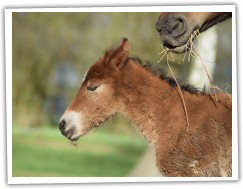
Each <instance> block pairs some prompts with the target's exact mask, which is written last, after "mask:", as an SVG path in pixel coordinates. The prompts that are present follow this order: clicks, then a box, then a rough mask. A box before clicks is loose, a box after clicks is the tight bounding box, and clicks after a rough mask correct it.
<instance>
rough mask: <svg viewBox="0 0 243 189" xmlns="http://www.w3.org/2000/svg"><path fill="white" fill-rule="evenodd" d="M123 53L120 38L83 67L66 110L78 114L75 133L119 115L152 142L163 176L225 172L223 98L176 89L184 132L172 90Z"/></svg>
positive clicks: (226, 110) (227, 136) (227, 121)
mask: <svg viewBox="0 0 243 189" xmlns="http://www.w3.org/2000/svg"><path fill="white" fill-rule="evenodd" d="M128 54H129V44H128V41H127V39H123V40H122V42H121V44H120V45H119V46H118V48H116V49H114V50H110V51H107V52H106V54H105V56H104V57H102V58H100V59H99V60H98V61H97V62H96V63H95V64H94V65H93V66H92V67H91V68H90V70H89V71H88V73H87V76H86V78H85V80H84V82H83V84H82V86H81V88H80V90H79V92H78V94H77V96H76V97H75V99H74V100H73V102H72V103H71V105H70V106H69V108H68V109H67V111H74V112H78V113H79V114H80V119H82V124H83V125H82V133H81V134H80V135H83V134H85V133H86V132H87V131H89V130H90V129H92V128H93V127H94V126H98V125H100V124H101V123H103V122H104V121H105V120H107V119H109V118H110V117H111V116H113V115H115V114H117V113H120V114H122V115H124V116H126V117H127V118H129V119H130V120H131V121H132V123H133V124H134V126H135V127H136V128H137V129H138V131H139V132H140V133H141V134H142V136H144V138H145V139H146V140H147V141H148V142H150V143H151V144H152V145H153V146H154V148H155V151H156V162H157V166H158V168H159V170H160V172H161V173H163V174H165V175H166V176H189V177H191V176H231V174H232V171H231V164H232V157H231V156H232V153H231V146H232V144H231V139H232V136H231V134H232V109H231V102H230V101H229V97H228V96H227V95H225V94H217V99H218V102H215V101H214V100H213V99H212V97H211V96H210V95H208V94H205V93H192V92H189V91H186V90H182V92H183V96H184V99H185V103H186V107H187V113H188V118H189V123H190V126H189V128H188V131H187V122H186V117H185V112H184V108H183V105H182V101H181V98H180V95H179V92H178V88H177V87H176V86H175V87H173V86H171V85H170V84H169V82H168V81H166V80H163V79H160V78H159V77H158V76H156V75H155V74H153V73H152V72H150V71H148V70H147V69H145V68H144V67H143V66H141V65H140V64H136V63H135V60H134V59H131V58H128ZM90 85H98V88H97V89H96V90H97V92H96V90H95V91H92V92H91V91H88V90H87V86H90ZM63 119H64V118H63ZM80 127H81V126H80ZM72 132H74V131H73V130H72ZM65 135H66V134H65Z"/></svg>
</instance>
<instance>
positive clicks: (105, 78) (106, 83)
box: [59, 38, 129, 141]
mask: <svg viewBox="0 0 243 189" xmlns="http://www.w3.org/2000/svg"><path fill="white" fill-rule="evenodd" d="M128 54H129V43H128V40H127V39H125V38H124V39H122V41H121V43H120V45H119V46H118V47H117V48H116V49H113V50H109V51H106V53H105V54H104V56H103V57H102V58H100V59H99V60H98V61H97V62H96V63H95V64H94V65H93V66H91V68H90V69H89V71H88V72H87V75H86V76H85V78H84V80H83V83H82V85H81V87H80V89H79V91H78V94H77V95H76V97H75V98H74V100H73V101H72V102H71V104H70V105H69V107H68V108H67V110H66V111H65V113H64V114H63V116H62V117H61V119H60V123H59V128H60V130H61V133H62V134H63V135H64V136H66V137H67V138H68V139H70V140H72V141H73V140H78V139H79V137H80V136H81V135H84V134H85V133H86V132H88V131H89V130H90V129H92V128H93V127H96V126H98V125H100V124H101V123H103V122H104V121H105V120H107V119H109V118H110V117H111V116H112V115H115V114H116V113H118V112H119V110H120V109H121V107H122V106H121V103H120V100H119V91H118V88H119V84H118V83H119V78H120V77H121V75H122V69H123V67H124V66H125V65H126V63H127V59H128Z"/></svg>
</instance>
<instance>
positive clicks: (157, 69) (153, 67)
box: [128, 57, 205, 94]
mask: <svg viewBox="0 0 243 189" xmlns="http://www.w3.org/2000/svg"><path fill="white" fill-rule="evenodd" d="M128 60H132V61H133V62H135V63H137V64H139V65H141V66H143V67H144V68H145V69H146V70H147V71H149V72H152V73H153V74H154V75H155V76H157V77H159V78H160V79H161V80H164V81H166V82H167V83H168V84H169V85H170V86H172V87H176V86H177V84H176V81H175V79H174V78H172V77H168V76H167V73H166V71H165V69H164V68H163V67H162V66H161V65H160V64H154V63H151V62H150V61H143V60H141V58H139V57H129V58H128ZM177 82H178V83H179V85H180V87H181V89H182V90H184V91H188V92H189V93H192V94H205V92H204V91H201V90H199V89H197V88H195V87H194V86H192V85H189V84H184V83H183V82H182V81H180V80H178V79H177Z"/></svg>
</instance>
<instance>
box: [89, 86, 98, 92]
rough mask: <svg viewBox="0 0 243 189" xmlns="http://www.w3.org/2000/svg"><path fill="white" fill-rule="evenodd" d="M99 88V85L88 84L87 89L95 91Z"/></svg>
mask: <svg viewBox="0 0 243 189" xmlns="http://www.w3.org/2000/svg"><path fill="white" fill-rule="evenodd" d="M97 88H98V85H89V86H87V90H89V91H95V90H96V89H97Z"/></svg>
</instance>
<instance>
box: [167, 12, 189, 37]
mask: <svg viewBox="0 0 243 189" xmlns="http://www.w3.org/2000/svg"><path fill="white" fill-rule="evenodd" d="M169 28H170V29H169V32H170V34H171V36H172V37H180V36H182V35H183V34H184V33H185V32H186V30H187V24H186V20H185V18H183V17H181V16H180V17H175V18H173V19H171V20H170V27H169Z"/></svg>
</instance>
